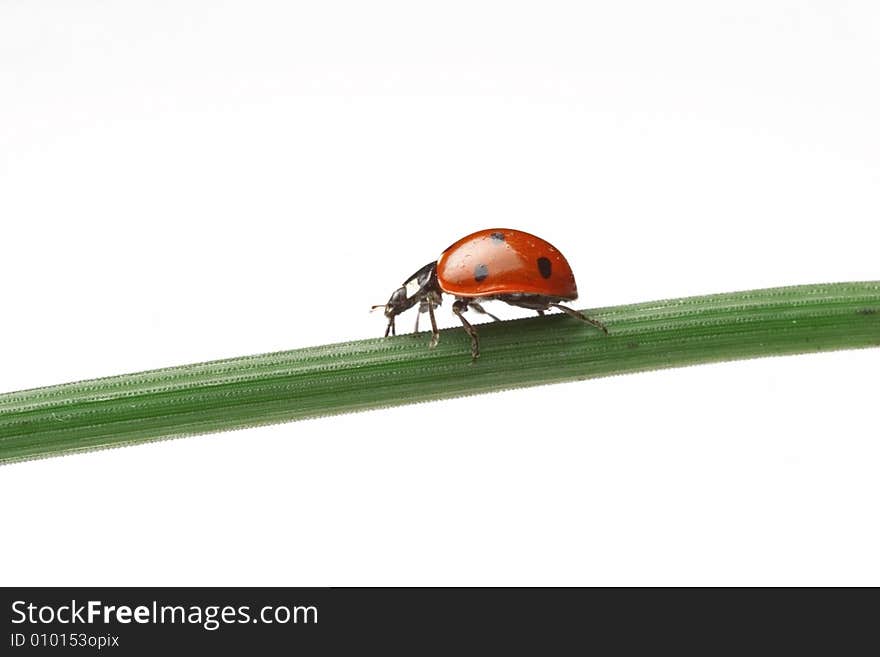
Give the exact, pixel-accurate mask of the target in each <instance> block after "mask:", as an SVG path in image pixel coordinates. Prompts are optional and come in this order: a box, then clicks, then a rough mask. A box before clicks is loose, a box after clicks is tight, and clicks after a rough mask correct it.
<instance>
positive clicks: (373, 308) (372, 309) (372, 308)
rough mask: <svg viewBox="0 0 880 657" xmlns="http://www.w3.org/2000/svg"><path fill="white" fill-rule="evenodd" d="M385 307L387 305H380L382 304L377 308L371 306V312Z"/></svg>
mask: <svg viewBox="0 0 880 657" xmlns="http://www.w3.org/2000/svg"><path fill="white" fill-rule="evenodd" d="M384 307H385V304H384V303H380V304H378V305H375V306H370V312H373V311H374V310H378V309H379V308H384Z"/></svg>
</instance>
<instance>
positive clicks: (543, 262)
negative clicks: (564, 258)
mask: <svg viewBox="0 0 880 657" xmlns="http://www.w3.org/2000/svg"><path fill="white" fill-rule="evenodd" d="M538 271H539V272H541V276H543V277H544V278H550V274H552V273H553V266H552V265H551V264H550V261H549V260H548V259H547V258H544V257H541V258H538Z"/></svg>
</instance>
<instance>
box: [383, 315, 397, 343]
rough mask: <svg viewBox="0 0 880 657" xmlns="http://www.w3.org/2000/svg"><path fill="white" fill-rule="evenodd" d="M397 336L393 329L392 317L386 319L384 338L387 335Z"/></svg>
mask: <svg viewBox="0 0 880 657" xmlns="http://www.w3.org/2000/svg"><path fill="white" fill-rule="evenodd" d="M389 333H391V335H397V332H396V330H395V327H394V317H391V318H389V319H388V326H386V327H385V337H386V338H387V337H388V334H389Z"/></svg>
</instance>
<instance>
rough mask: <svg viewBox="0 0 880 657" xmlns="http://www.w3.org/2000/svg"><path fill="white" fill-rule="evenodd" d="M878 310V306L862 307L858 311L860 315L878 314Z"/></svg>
mask: <svg viewBox="0 0 880 657" xmlns="http://www.w3.org/2000/svg"><path fill="white" fill-rule="evenodd" d="M877 312H878V310H877V309H876V308H860V309H859V310H857V311H856V313H857V314H859V315H876V314H877Z"/></svg>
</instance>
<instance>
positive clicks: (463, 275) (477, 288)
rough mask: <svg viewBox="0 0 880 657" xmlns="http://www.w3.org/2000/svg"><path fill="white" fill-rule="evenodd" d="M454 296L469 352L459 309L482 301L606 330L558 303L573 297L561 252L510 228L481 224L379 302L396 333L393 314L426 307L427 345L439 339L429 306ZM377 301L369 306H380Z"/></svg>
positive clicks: (478, 307)
mask: <svg viewBox="0 0 880 657" xmlns="http://www.w3.org/2000/svg"><path fill="white" fill-rule="evenodd" d="M444 292H445V293H446V294H451V295H453V296H455V302H454V303H453V304H452V312H453V313H455V314H456V315H457V316H458V318H459V319H460V320H461V323H462V325H463V326H464V330H465V331H467V333H468V335H469V336H470V337H471V356H472V357H473V358H474V359H476V358H477V357H478V356H479V355H480V340H479V337H478V336H477V330H476V329H475V328H474V327H473V326H472V325H471V323H470V322H468V321H467V320H466V319H465V318H464V316H463V314H462V313H464V312H465V311H466V310H467V309H468V308H473V310H474V311H476V312H478V313H482V314H485V315H489V316H490V317H491V318H492V319H494V320H496V321H497V320H498V318H497V317H495V315H493V314H492V313H489V312H486V311H485V310H484V309H483V306H482V304H481V302H483V301H493V300H497V301H504V302H505V303H509V304H510V305H512V306H519V307H520V308H528V309H530V310H536V311H537V312H538V314H539V315H543V314H544V311H545V310H548V309H550V308H559V309H560V310H562V311H563V312H565V313H566V314H568V315H571V316H572V317H575V318H576V319H579V320H581V321H583V322H586V323H587V324H590V325H592V326H595V327H596V328H598V329H600V330H602V331H603V332H604V333H606V334H607V333H608V329H607V328H605V325H604V324H602V323H601V322H599V321H597V320H595V319H591V318H589V317H587V316H586V315H584V314H583V313H580V312H578V311H577V310H573V309H572V308H568V307H566V306H562V305H560V304H559V302H560V301H572V300H574V299H577V296H578V291H577V285H576V284H575V281H574V274H573V273H572V271H571V267H570V266H569V264H568V261H567V260H566V259H565V257H564V256H563V255H562V254H561V253H560V252H559V250H558V249H557V248H556V247H554V246H553V245H552V244H550V243H549V242H546V241H544V240H542V239H541V238H540V237H536V236H534V235H530V234H529V233H525V232H523V231H521V230H514V229H512V228H487V229H486V230H480V231H477V232H476V233H472V234H470V235H468V236H467V237H462V238H461V239H460V240H458V241H457V242H456V243H455V244H453V245H452V246H450V247H449V248H448V249H446V250H445V251H443V253H441V254H440V258H439V259H438V260H437V262H432V263H430V264H427V265H425V266H424V267H422V268H421V269H419V270H418V271H417V272H416V273H415V274H413V275H412V276H410V277H409V278H408V279H407V280H406V282H405V283H404V284H403V285H401V286H400V287H399V288H397V289H396V290H395V291H394V293H393V294H392V295H391V298H390V299H388V303H386V304H385V306H384V308H385V317H387V318H388V327H387V328H386V329H385V337H388V334H389V333H391V334H392V335H396V329H395V326H394V318H395V317H397V316H398V315H399V314H400V313H402V312H405V311H407V310H409V309H410V308H412V307H413V306H415V305H416V304H418V306H419V314H417V315H416V331H418V330H419V315H420V314H421V313H424V312H427V313H428V316H429V317H430V318H431V344H430V346H431V347H432V348H433V347H435V346H437V342H438V341H439V340H440V332H439V331H438V330H437V320H436V319H435V318H434V308H435V307H436V306H439V305H440V304H442V303H443V298H442V294H443V293H444ZM382 307H383V306H381V305H380V306H374V308H382Z"/></svg>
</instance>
